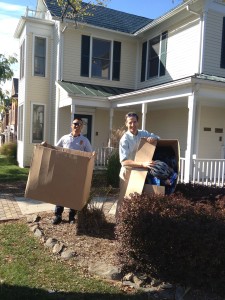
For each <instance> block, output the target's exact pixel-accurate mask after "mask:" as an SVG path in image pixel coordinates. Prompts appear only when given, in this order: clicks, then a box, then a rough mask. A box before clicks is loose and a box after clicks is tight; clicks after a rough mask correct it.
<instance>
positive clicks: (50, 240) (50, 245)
mask: <svg viewBox="0 0 225 300" xmlns="http://www.w3.org/2000/svg"><path fill="white" fill-rule="evenodd" d="M56 243H57V240H56V239H54V238H48V239H47V241H46V242H45V246H46V247H48V248H53V247H54V246H55V244H56Z"/></svg>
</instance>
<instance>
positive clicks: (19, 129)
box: [17, 103, 24, 142]
mask: <svg viewBox="0 0 225 300" xmlns="http://www.w3.org/2000/svg"><path fill="white" fill-rule="evenodd" d="M21 109H22V110H21ZM21 113H22V116H21ZM23 124H24V103H22V104H20V105H19V106H18V124H17V140H18V141H20V142H23V138H24V128H23V127H24V126H23Z"/></svg>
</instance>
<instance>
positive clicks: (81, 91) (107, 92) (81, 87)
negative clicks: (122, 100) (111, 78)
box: [58, 81, 132, 97]
mask: <svg viewBox="0 0 225 300" xmlns="http://www.w3.org/2000/svg"><path fill="white" fill-rule="evenodd" d="M58 84H59V85H60V86H61V87H62V88H63V89H64V90H65V91H67V93H68V94H74V95H83V96H97V97H110V96H116V95H120V94H124V93H128V92H131V91H132V90H131V89H124V88H117V87H111V86H103V85H96V84H87V83H79V82H68V81H58Z"/></svg>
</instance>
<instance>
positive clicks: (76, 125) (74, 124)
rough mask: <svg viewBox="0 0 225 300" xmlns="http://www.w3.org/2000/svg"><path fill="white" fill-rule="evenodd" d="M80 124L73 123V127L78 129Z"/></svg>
mask: <svg viewBox="0 0 225 300" xmlns="http://www.w3.org/2000/svg"><path fill="white" fill-rule="evenodd" d="M81 125H82V124H81V123H73V126H74V127H80V126H81Z"/></svg>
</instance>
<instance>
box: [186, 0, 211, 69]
mask: <svg viewBox="0 0 225 300" xmlns="http://www.w3.org/2000/svg"><path fill="white" fill-rule="evenodd" d="M186 9H187V11H189V12H190V13H192V14H194V15H197V16H199V17H200V21H201V32H200V45H199V63H198V74H202V72H203V57H204V36H205V21H206V12H203V14H200V13H197V12H196V11H194V10H191V9H190V6H189V5H187V6H186Z"/></svg>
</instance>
